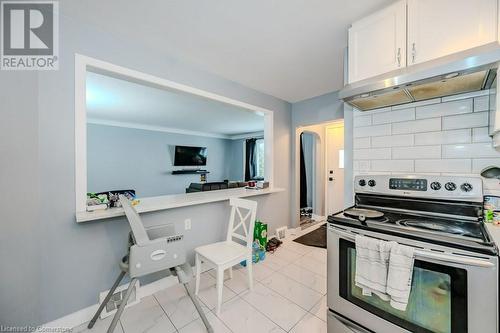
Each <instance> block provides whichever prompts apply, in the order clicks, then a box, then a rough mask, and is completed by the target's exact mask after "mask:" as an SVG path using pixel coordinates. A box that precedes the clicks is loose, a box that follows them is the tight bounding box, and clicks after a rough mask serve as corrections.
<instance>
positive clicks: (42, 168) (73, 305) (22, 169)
mask: <svg viewBox="0 0 500 333" xmlns="http://www.w3.org/2000/svg"><path fill="white" fill-rule="evenodd" d="M67 4H68V3H67V2H60V12H61V17H60V57H59V58H60V69H59V70H58V71H47V72H36V73H21V72H2V74H1V75H0V87H1V88H2V89H0V91H1V92H0V96H1V97H2V98H1V101H2V122H1V125H0V126H1V131H0V132H1V133H2V134H1V135H2V136H5V137H6V138H5V139H6V141H3V140H2V141H3V142H2V143H1V147H2V160H1V161H2V164H1V168H2V169H1V173H2V178H1V184H0V185H1V188H2V189H3V190H2V193H3V198H2V199H4V200H1V204H0V205H1V207H0V211H1V212H2V213H1V214H2V218H1V221H2V223H1V224H0V225H1V230H0V231H1V232H0V235H1V236H0V237H1V238H2V239H1V240H2V241H1V242H0V244H1V245H0V246H1V251H0V262H2V269H1V272H2V273H0V274H1V284H0V285H1V287H0V288H1V289H0V292H1V294H0V323H2V324H4V325H26V324H41V323H46V322H49V321H52V320H55V319H57V318H60V317H62V316H65V315H67V314H70V313H73V312H75V311H77V310H80V309H82V308H85V307H87V306H90V305H92V304H95V303H96V302H97V295H98V292H100V291H103V290H106V289H108V288H109V287H110V284H111V283H112V282H113V279H115V278H116V275H117V274H118V272H119V268H118V265H117V263H118V260H119V259H120V258H121V257H122V256H123V255H124V253H125V251H126V239H127V233H128V230H129V227H128V226H127V223H126V221H125V219H124V218H116V219H112V220H106V221H97V222H92V223H86V224H83V225H82V224H77V223H76V222H75V171H74V170H75V159H74V156H75V151H74V146H75V142H74V135H75V132H74V56H75V53H80V54H84V55H87V56H91V57H95V58H98V59H101V60H104V61H108V62H112V63H115V64H118V65H121V66H126V67H129V68H133V69H136V70H140V71H143V72H146V73H150V74H153V75H156V76H159V77H163V78H166V79H170V80H173V81H177V82H179V83H183V84H187V85H191V86H194V87H196V88H199V89H204V90H208V91H211V92H214V93H217V94H221V95H224V96H228V97H230V98H234V99H238V100H241V101H244V102H247V103H251V104H254V105H258V106H261V107H264V108H267V109H270V110H273V111H275V113H274V144H275V146H276V149H275V156H274V166H275V174H274V181H275V185H276V186H279V187H284V188H286V189H287V191H285V192H282V193H277V194H272V195H268V196H263V197H259V198H257V199H256V201H258V203H259V208H258V215H259V218H261V219H262V220H264V221H266V222H268V223H269V224H270V225H269V228H270V233H273V232H274V230H275V228H276V227H278V226H282V225H288V224H289V223H290V211H291V210H290V192H289V188H290V185H289V184H290V168H291V163H290V161H291V158H290V137H291V132H290V128H291V114H290V111H291V106H290V105H289V104H288V103H286V102H284V101H282V100H279V99H276V98H274V97H271V96H268V95H265V94H262V93H259V92H257V91H254V90H252V89H248V88H246V87H243V86H241V85H238V84H236V83H234V82H231V81H228V80H225V79H222V78H220V77H217V76H215V75H212V74H209V73H206V72H203V71H200V70H198V69H196V68H194V67H192V66H190V65H188V64H185V63H183V62H180V61H178V60H176V59H173V58H171V57H169V56H168V55H165V54H157V53H156V52H155V50H148V49H145V48H144V47H143V46H142V45H141V44H140V41H138V40H133V39H126V40H118V39H117V38H116V37H115V36H113V35H110V34H108V33H107V32H106V31H103V30H99V29H98V28H97V26H95V25H92V26H89V25H83V24H81V23H79V22H78V21H76V20H73V19H71V18H70V17H66V16H65V6H66V5H67ZM276 207H280V209H276ZM227 216H228V209H227V203H224V202H222V203H215V204H207V205H200V206H196V207H188V208H181V209H174V210H168V211H163V212H157V213H151V214H146V215H145V216H144V221H145V223H146V224H147V225H153V224H159V223H166V222H174V223H175V224H176V226H177V228H179V229H180V228H182V226H183V221H184V219H185V218H191V219H192V230H190V231H189V232H186V241H187V245H188V246H189V247H190V248H193V247H194V246H196V245H200V244H205V243H210V242H214V241H218V240H221V239H222V238H223V235H224V229H225V228H226V222H225V221H226V220H227ZM190 254H191V255H192V252H190Z"/></svg>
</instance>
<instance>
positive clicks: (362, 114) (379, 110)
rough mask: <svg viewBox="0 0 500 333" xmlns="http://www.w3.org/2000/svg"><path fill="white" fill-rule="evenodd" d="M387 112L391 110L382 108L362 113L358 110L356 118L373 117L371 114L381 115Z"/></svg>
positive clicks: (355, 111) (355, 110)
mask: <svg viewBox="0 0 500 333" xmlns="http://www.w3.org/2000/svg"><path fill="white" fill-rule="evenodd" d="M387 111H391V108H390V107H386V108H380V109H375V110H370V111H360V110H358V109H354V117H361V116H366V115H371V114H375V113H380V112H387Z"/></svg>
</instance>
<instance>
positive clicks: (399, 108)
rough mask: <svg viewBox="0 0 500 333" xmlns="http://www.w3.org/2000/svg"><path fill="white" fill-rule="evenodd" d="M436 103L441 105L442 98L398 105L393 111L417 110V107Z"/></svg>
mask: <svg viewBox="0 0 500 333" xmlns="http://www.w3.org/2000/svg"><path fill="white" fill-rule="evenodd" d="M436 103H441V98H434V99H428V100H426V101H420V102H414V103H407V104H401V105H396V106H393V107H392V109H393V110H401V109H407V108H416V107H417V106H423V105H429V104H436Z"/></svg>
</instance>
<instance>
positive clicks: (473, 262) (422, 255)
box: [330, 226, 495, 268]
mask: <svg viewBox="0 0 500 333" xmlns="http://www.w3.org/2000/svg"><path fill="white" fill-rule="evenodd" d="M330 230H331V231H332V232H335V233H337V234H339V235H340V236H341V237H343V238H346V239H348V240H350V241H355V240H356V234H353V233H351V232H348V231H344V230H340V229H338V228H335V227H332V226H330ZM414 253H415V258H419V259H434V260H439V261H444V262H448V263H453V264H461V265H467V266H477V267H482V268H492V267H495V264H494V263H492V262H490V261H488V260H484V259H480V258H473V257H466V256H462V255H458V254H447V253H441V252H433V251H428V250H415V252H414Z"/></svg>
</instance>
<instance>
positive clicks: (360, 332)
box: [328, 310, 371, 333]
mask: <svg viewBox="0 0 500 333" xmlns="http://www.w3.org/2000/svg"><path fill="white" fill-rule="evenodd" d="M328 313H329V314H330V315H331V316H332V317H335V319H337V320H338V321H339V322H341V323H342V324H343V325H344V326H345V328H347V329H348V330H349V331H351V332H353V333H371V331H367V330H366V329H365V328H363V327H361V326H359V325H357V324H355V323H353V322H351V321H350V320H348V319H346V318H344V317H342V316H339V315H338V314H336V313H335V312H333V311H331V310H329V311H328Z"/></svg>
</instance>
